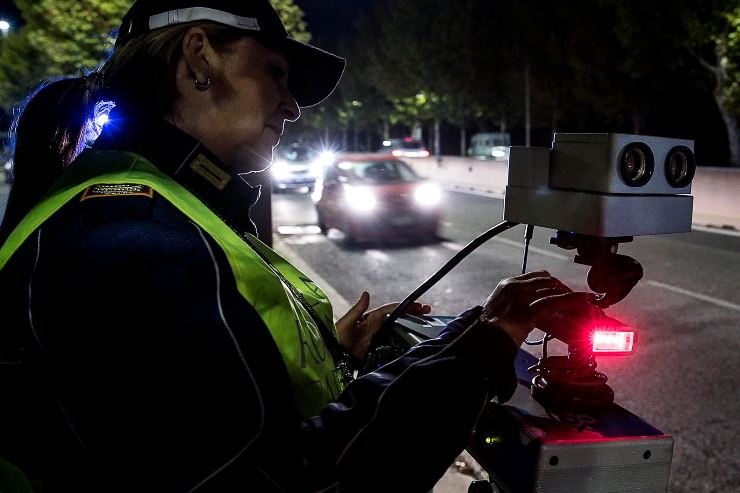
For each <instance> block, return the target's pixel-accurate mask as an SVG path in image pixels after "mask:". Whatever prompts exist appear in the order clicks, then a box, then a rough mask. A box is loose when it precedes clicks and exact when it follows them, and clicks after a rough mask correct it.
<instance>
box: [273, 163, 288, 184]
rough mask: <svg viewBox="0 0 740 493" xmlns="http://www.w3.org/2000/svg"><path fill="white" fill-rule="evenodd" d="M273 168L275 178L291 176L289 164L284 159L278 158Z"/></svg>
mask: <svg viewBox="0 0 740 493" xmlns="http://www.w3.org/2000/svg"><path fill="white" fill-rule="evenodd" d="M271 169H272V176H274V177H275V178H278V179H279V178H287V177H289V176H290V168H289V164H288V163H287V161H285V160H283V159H276V160H275V162H273V163H272V166H271Z"/></svg>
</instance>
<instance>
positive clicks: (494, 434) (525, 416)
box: [467, 350, 673, 493]
mask: <svg viewBox="0 0 740 493" xmlns="http://www.w3.org/2000/svg"><path fill="white" fill-rule="evenodd" d="M535 362H536V358H534V357H533V356H532V355H530V354H528V353H526V352H525V351H521V350H520V351H519V355H518V356H517V361H516V370H517V376H518V377H519V379H520V380H519V381H520V383H519V385H518V387H517V390H516V392H515V394H514V396H513V397H512V398H511V400H510V401H509V402H507V403H506V405H498V404H495V403H491V404H489V405H488V406H487V407H486V410H485V412H484V413H483V415H482V416H481V418H480V419H479V420H478V423H477V425H476V429H475V432H474V434H473V437H472V438H471V441H470V444H469V445H468V447H467V450H468V451H469V452H470V454H471V455H472V456H473V457H474V458H475V459H476V461H478V463H480V464H481V465H482V466H483V467H484V468H485V470H486V471H487V472H488V473H489V474H490V475H491V480H492V481H493V482H494V483H495V484H496V486H497V487H498V488H499V489H500V490H501V491H503V492H505V493H525V492H526V493H529V492H543V493H606V492H610V493H611V492H629V493H635V492H642V493H647V492H656V493H657V492H665V491H667V490H668V482H669V478H670V469H671V462H672V459H673V438H672V437H670V436H668V435H665V434H664V433H662V432H661V431H660V430H658V429H657V428H655V427H653V426H652V425H650V424H648V423H647V422H645V421H643V420H642V419H641V418H639V417H638V416H635V415H634V414H632V413H630V412H629V411H627V410H625V409H624V408H622V407H620V406H618V405H617V404H612V406H611V407H610V408H609V409H606V410H604V411H602V412H601V413H599V414H593V415H590V414H586V413H569V412H559V413H555V412H552V411H548V410H545V409H543V408H542V406H541V405H540V404H539V403H538V402H537V401H535V400H534V399H533V398H532V396H531V395H530V391H529V378H531V375H529V373H528V372H527V368H528V367H529V366H531V365H532V364H534V363H535Z"/></svg>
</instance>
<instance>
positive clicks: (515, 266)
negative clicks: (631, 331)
mask: <svg viewBox="0 0 740 493" xmlns="http://www.w3.org/2000/svg"><path fill="white" fill-rule="evenodd" d="M6 194H7V187H6V186H5V185H4V184H2V183H0V217H1V216H2V214H3V213H4V205H5V200H6ZM445 199H446V206H445V215H444V222H443V227H442V229H441V232H440V238H439V240H438V241H434V242H428V243H424V244H418V243H416V244H415V243H385V244H370V245H365V246H363V247H362V248H353V249H348V248H347V247H345V246H344V244H343V242H342V235H341V233H339V232H337V231H333V230H332V231H330V232H329V235H328V236H324V235H321V234H319V232H318V229H317V228H316V226H315V224H316V216H315V213H314V211H313V206H312V203H311V200H310V198H309V196H308V195H304V194H299V193H285V194H278V195H275V196H274V198H273V222H274V226H273V227H274V231H275V234H274V241H275V245H276V248H277V249H278V250H279V251H281V252H283V253H284V254H286V255H287V256H292V257H293V258H296V259H298V260H300V262H301V263H303V264H304V265H305V266H306V268H307V269H310V271H311V272H312V273H314V274H316V275H317V281H319V283H320V284H321V285H322V287H324V288H325V289H326V290H327V291H328V292H329V293H330V296H331V297H332V298H333V299H332V301H333V302H334V304H335V307H336V311H337V312H339V313H343V312H342V310H343V309H345V308H346V307H347V306H348V304H349V303H351V302H353V301H354V300H355V299H356V298H357V297H359V295H360V293H361V292H362V290H363V289H367V290H369V291H370V293H371V304H372V305H377V304H381V303H385V302H389V301H397V300H401V299H403V298H404V297H405V296H406V295H407V294H408V293H409V292H411V291H412V290H413V289H415V288H416V287H417V286H418V285H419V284H420V283H421V282H423V281H424V280H425V279H426V278H427V277H428V276H429V275H431V274H432V273H433V272H434V271H435V270H437V269H438V268H439V267H440V266H442V265H443V264H444V262H446V261H447V260H448V259H449V258H450V257H451V256H452V255H453V254H454V253H455V252H457V251H459V249H460V248H461V247H462V246H463V245H465V244H466V243H467V242H468V241H470V240H471V239H473V238H474V237H475V236H477V235H478V234H480V233H481V232H483V231H484V230H486V229H488V228H489V227H491V226H492V225H494V224H497V223H499V222H501V217H502V205H503V202H502V201H501V200H498V199H495V198H491V197H483V196H476V195H470V194H463V193H459V192H447V193H446V194H445ZM522 233H523V228H522V227H518V228H515V229H513V230H511V231H509V232H507V233H505V234H503V235H502V236H501V237H498V238H495V239H493V240H492V241H490V242H488V243H487V244H485V245H483V246H482V247H481V248H479V249H478V250H477V251H476V252H474V253H473V254H472V255H470V256H469V257H468V258H466V259H465V260H463V261H462V262H461V263H460V264H459V265H458V266H457V267H456V268H455V269H454V270H452V272H450V273H449V274H448V275H447V276H446V277H444V278H443V279H442V280H441V281H440V282H439V283H438V284H437V285H436V286H435V287H434V288H432V289H431V290H430V291H428V292H427V293H426V294H425V295H424V296H423V297H422V300H423V301H425V302H427V303H430V304H432V305H433V306H434V313H436V314H439V315H444V314H447V315H453V314H456V313H459V312H460V311H462V310H464V309H466V308H468V307H470V306H472V305H475V304H479V303H481V302H482V301H483V299H484V298H485V297H486V296H487V295H488V294H489V293H490V291H491V290H492V289H493V288H494V287H495V285H496V283H497V282H498V281H499V280H500V279H501V278H503V277H509V276H512V275H516V274H518V273H519V272H520V269H521V257H522V247H521V242H522V238H521V237H522ZM551 234H552V231H551V230H544V229H536V230H535V237H534V239H533V241H532V246H531V248H530V253H529V262H528V270H536V269H547V270H548V271H550V272H551V273H553V274H554V275H556V276H557V277H559V278H560V279H561V280H563V281H564V282H565V283H566V284H568V285H570V286H571V287H572V288H574V289H586V268H585V267H583V266H581V265H577V264H574V263H573V260H572V258H573V255H572V254H571V253H570V252H568V251H565V250H561V249H559V248H557V247H554V246H551V245H549V244H548V239H549V237H550V236H551ZM620 253H624V254H626V255H630V256H632V257H634V258H635V259H637V260H638V261H639V262H640V263H641V264H642V266H643V268H644V271H645V277H644V279H643V280H642V281H641V282H640V283H639V284H638V285H637V286H636V287H635V288H634V289H633V291H632V293H631V294H630V295H629V296H628V297H627V298H626V299H625V300H623V301H622V302H620V303H618V304H617V305H615V306H613V307H611V308H610V309H609V310H608V314H609V315H611V316H612V317H615V318H617V319H619V320H621V321H623V322H625V323H627V324H629V325H631V326H633V327H635V328H637V329H638V331H639V334H640V338H639V341H638V347H637V350H636V354H634V355H633V356H628V357H613V358H600V359H599V369H600V370H602V371H604V372H605V373H607V375H608V376H609V384H610V385H611V386H612V388H613V389H614V391H615V394H616V398H615V400H616V402H617V403H618V404H620V405H621V406H622V407H624V408H626V409H628V410H630V411H632V412H633V413H635V414H637V415H638V416H640V417H641V418H643V419H644V420H645V421H647V422H649V423H651V424H652V425H653V426H655V427H657V428H659V429H660V430H662V431H663V432H665V433H666V434H669V435H671V436H673V438H674V440H675V445H674V454H673V465H672V469H671V480H670V489H669V491H671V492H730V491H735V492H737V491H740V446H738V443H740V392H739V389H738V382H740V366H738V352H739V351H740V235H738V234H732V233H730V234H717V233H710V232H703V231H694V232H691V233H686V234H674V235H664V236H654V237H637V238H635V241H634V242H633V243H629V244H624V245H622V246H620ZM397 459H398V458H395V459H391V460H397ZM410 474H413V472H412V471H410ZM471 479H472V478H471V477H470V476H464V475H460V474H458V473H456V472H455V471H451V472H450V473H449V474H448V475H446V476H445V478H443V481H442V482H441V483H440V484H439V485H438V487H435V490H434V491H435V493H454V492H465V491H467V485H468V483H469V482H470V480H471Z"/></svg>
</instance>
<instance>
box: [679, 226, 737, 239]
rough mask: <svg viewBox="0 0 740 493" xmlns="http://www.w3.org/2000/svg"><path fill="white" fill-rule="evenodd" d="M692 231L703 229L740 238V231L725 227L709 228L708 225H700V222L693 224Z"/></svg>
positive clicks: (703, 231) (707, 231) (705, 231)
mask: <svg viewBox="0 0 740 493" xmlns="http://www.w3.org/2000/svg"><path fill="white" fill-rule="evenodd" d="M691 231H701V232H702V233H717V234H720V235H725V236H734V237H736V238H740V231H735V230H732V229H723V228H709V227H707V226H700V225H698V224H692V225H691Z"/></svg>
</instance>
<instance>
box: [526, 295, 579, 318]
mask: <svg viewBox="0 0 740 493" xmlns="http://www.w3.org/2000/svg"><path fill="white" fill-rule="evenodd" d="M592 296H593V295H592V294H591V293H586V292H581V291H579V292H572V291H571V292H567V293H556V294H551V295H546V296H542V297H540V298H538V299H536V300H534V301H533V302H532V303H530V305H529V307H530V309H531V310H532V318H533V319H534V320H535V322H537V321H539V320H541V319H542V318H543V317H548V316H550V315H552V314H553V313H558V312H561V313H562V312H576V313H584V314H585V313H590V312H591V311H593V310H594V306H593V305H592V304H591V303H589V300H590V299H591V298H592Z"/></svg>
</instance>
